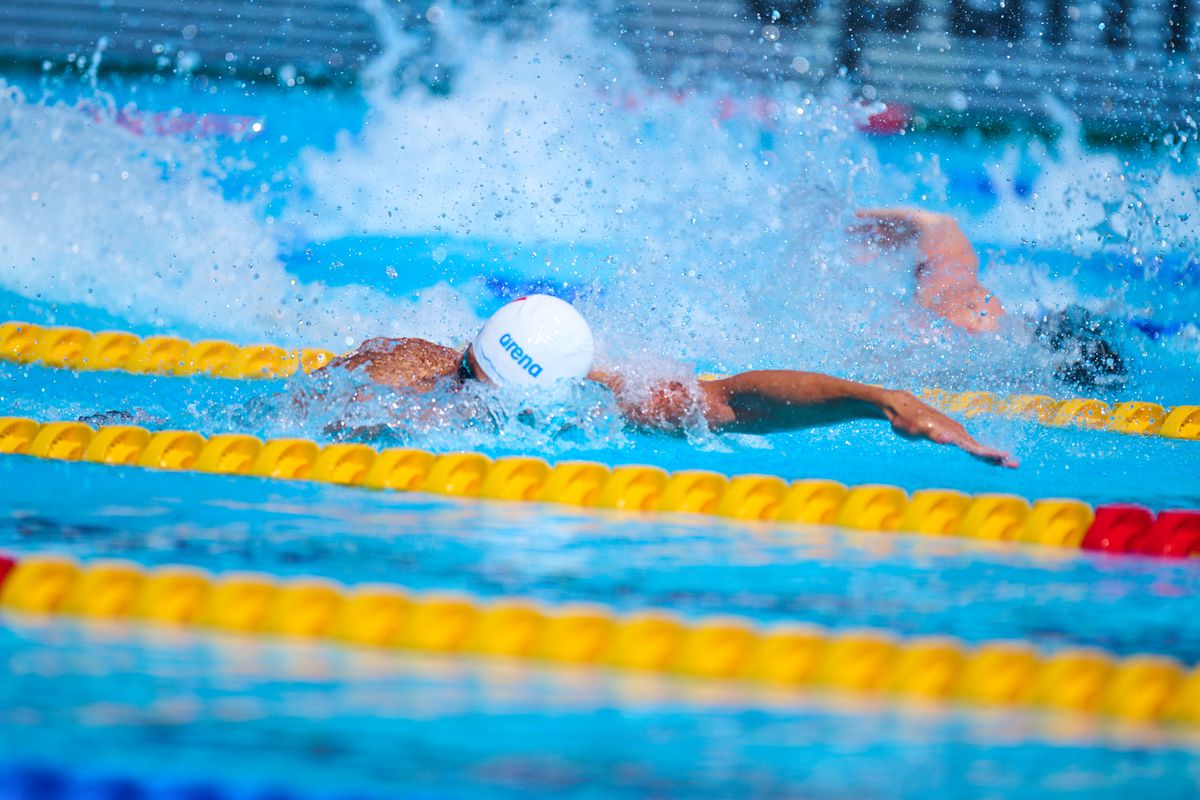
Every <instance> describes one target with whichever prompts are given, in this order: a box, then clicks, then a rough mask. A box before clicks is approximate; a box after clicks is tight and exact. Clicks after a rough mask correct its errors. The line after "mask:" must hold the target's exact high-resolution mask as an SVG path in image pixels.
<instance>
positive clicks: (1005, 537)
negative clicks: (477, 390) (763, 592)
mask: <svg viewBox="0 0 1200 800" xmlns="http://www.w3.org/2000/svg"><path fill="white" fill-rule="evenodd" d="M0 453H6V454H17V455H28V456H35V457H38V458H47V459H58V460H64V461H90V462H95V463H103V464H114V465H124V466H140V467H147V468H151V469H164V470H192V471H198V472H213V473H224V474H234V475H253V476H259V477H264V478H279V479H285V480H286V479H293V480H313V481H322V482H325V483H335V484H343V485H351V486H362V487H366V488H371V489H392V490H396V491H416V492H431V493H435V494H443V495H453V496H457V497H464V498H480V499H490V500H508V501H523V502H544V503H559V504H565V505H569V506H575V507H584V508H597V509H613V510H618V511H631V512H666V513H686V514H701V515H709V516H713V517H723V518H726V519H731V520H746V521H763V522H773V523H784V524H786V523H796V524H815V525H836V526H840V527H844V528H851V529H856V530H862V531H880V532H887V531H906V532H913V533H922V534H927V535H932V536H965V537H971V538H975V539H982V540H993V541H1019V542H1025V543H1029V544H1038V545H1048V546H1053V547H1068V548H1079V547H1084V548H1087V549H1095V550H1106V551H1110V552H1136V553H1142V554H1147V555H1160V556H1168V557H1178V558H1182V557H1187V556H1191V555H1195V554H1200V513H1198V512H1192V511H1169V512H1162V513H1161V514H1159V515H1158V518H1157V520H1156V519H1155V518H1153V516H1152V514H1151V512H1150V511H1148V510H1146V509H1141V508H1138V507H1135V506H1117V507H1101V509H1100V512H1101V513H1100V514H1099V517H1098V516H1097V510H1096V509H1094V508H1092V507H1091V506H1090V505H1088V504H1087V503H1084V502H1082V501H1079V500H1072V499H1047V500H1038V501H1037V502H1035V503H1032V504H1030V502H1029V501H1027V500H1025V499H1024V498H1022V497H1018V496H1016V495H1008V494H979V495H975V496H970V495H967V494H964V493H962V492H958V491H953V490H950V489H921V490H918V491H915V492H913V493H912V495H911V496H910V495H909V494H907V493H906V492H905V491H904V490H903V489H900V488H898V487H895V486H886V485H863V486H855V487H848V486H845V485H844V484H841V483H838V482H836V481H830V480H798V481H792V482H790V483H789V482H788V481H786V480H784V479H782V478H778V477H774V476H770V475H736V476H733V477H727V476H725V475H722V474H720V473H717V472H709V471H705V470H681V471H678V472H675V473H668V472H667V471H665V470H663V469H660V468H658V467H650V466H618V467H609V466H608V465H606V464H601V463H598V462H592V461H564V462H560V463H558V464H556V465H553V466H552V465H550V464H549V463H547V462H546V461H544V460H542V459H540V458H534V457H528V456H512V457H506V458H497V459H495V460H493V459H491V458H489V457H488V456H486V455H483V454H481V453H448V454H444V455H435V454H433V453H430V452H427V451H424V450H414V449H405V448H391V449H386V450H382V451H377V450H375V449H374V448H371V447H368V446H367V445H363V444H345V443H339V444H328V445H325V446H321V445H318V444H317V443H316V442H312V441H308V440H305V439H270V440H268V441H265V442H264V441H262V440H260V439H258V438H256V437H254V436H247V435H243V434H219V435H216V436H212V437H208V438H205V437H204V436H201V435H200V434H198V433H194V432H191V431H159V432H156V433H151V432H150V431H148V430H146V429H145V428H140V427H136V426H131V425H110V426H103V427H100V428H99V429H93V428H91V427H90V426H88V425H85V424H83V423H80V422H49V423H45V424H41V423H39V422H37V421H36V420H32V419H26V418H23V417H0ZM1118 512H1119V513H1118ZM1134 512H1137V513H1134ZM1089 537H1090V538H1089Z"/></svg>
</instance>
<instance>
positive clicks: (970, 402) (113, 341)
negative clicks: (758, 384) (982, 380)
mask: <svg viewBox="0 0 1200 800" xmlns="http://www.w3.org/2000/svg"><path fill="white" fill-rule="evenodd" d="M335 357H336V354H335V353H333V352H332V351H330V350H323V349H320V348H302V349H298V350H289V349H285V348H283V347H279V346H277V345H265V344H264V345H236V344H233V343H232V342H226V341H220V340H215V339H214V340H206V341H201V342H190V341H188V340H186V339H181V338H179V337H176V336H148V337H146V338H140V337H138V336H136V335H135V334H132V333H125V332H120V331H105V332H101V333H92V332H90V331H86V330H83V329H82V328H72V327H63V326H60V327H54V326H41V325H34V324H31V323H27V322H17V321H10V322H5V323H2V324H0V360H4V361H11V362H15V363H18V364H38V365H41V366H44V367H51V368H59V369H71V370H77V371H99V370H119V371H122V372H129V373H133V374H138V375H176V376H191V375H204V376H211V377H217V378H233V379H254V378H260V379H261V378H267V379H271V378H287V377H290V376H292V375H294V374H296V372H298V371H303V372H305V373H308V372H312V371H313V370H316V369H319V368H320V367H322V366H324V365H325V364H328V363H329V362H330V361H331V360H332V359H333V358H335ZM701 377H702V378H703V377H706V376H701ZM707 377H716V376H707ZM920 394H921V396H922V397H923V398H924V399H925V400H927V401H928V402H930V403H931V404H933V405H935V406H938V407H939V408H941V409H942V410H943V411H948V412H952V413H961V414H964V415H966V416H968V417H973V416H979V415H982V414H995V415H1001V416H1008V417H1019V418H1024V419H1030V420H1034V421H1036V422H1039V423H1041V424H1044V425H1050V426H1055V427H1082V428H1095V429H1101V430H1108V431H1115V432H1118V433H1136V434H1143V435H1156V436H1165V437H1169V438H1174V439H1190V440H1200V405H1181V406H1175V407H1173V408H1164V407H1163V406H1161V405H1159V404H1157V403H1144V402H1138V401H1130V402H1123V403H1116V404H1114V405H1112V406H1110V405H1109V404H1108V403H1105V402H1104V401H1102V400H1095V399H1088V398H1074V399H1068V400H1058V399H1055V398H1053V397H1048V396H1045V395H1011V396H1007V397H1001V396H998V395H995V394H993V393H991V392H950V391H945V390H942V389H926V390H923V391H922V392H921V393H920Z"/></svg>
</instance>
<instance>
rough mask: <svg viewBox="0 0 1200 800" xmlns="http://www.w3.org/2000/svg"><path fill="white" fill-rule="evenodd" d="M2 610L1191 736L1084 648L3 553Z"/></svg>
mask: <svg viewBox="0 0 1200 800" xmlns="http://www.w3.org/2000/svg"><path fill="white" fill-rule="evenodd" d="M0 608H3V609H4V610H7V611H13V612H20V613H26V614H67V615H74V616H77V617H80V618H84V619H104V620H115V619H121V620H129V621H135V622H141V623H149V624H159V625H172V626H189V627H205V628H209V629H213V630H219V631H228V632H234V633H240V634H266V635H275V636H280V637H292V638H299V639H308V640H313V639H317V640H326V641H330V642H338V643H343V644H348V645H359V646H370V647H378V648H392V649H400V650H408V651H420V652H432V653H444V654H465V655H472V656H498V657H507V658H512V659H524V660H531V661H540V662H543V663H554V664H566V665H583V666H593V667H604V668H611V669H620V670H633V671H642V672H650V673H660V674H669V675H678V676H686V677H693V678H704V679H711V680H738V681H747V682H752V683H758V684H760V685H766V686H771V687H776V688H789V689H809V690H818V691H822V690H823V691H832V692H840V693H849V694H854V695H871V696H892V697H896V698H901V699H903V698H908V699H916V700H923V701H931V700H932V701H943V702H956V703H962V704H967V705H974V706H990V707H1015V708H1034V709H1039V708H1040V709H1045V710H1053V711H1071V712H1081V713H1090V714H1102V715H1107V716H1112V717H1117V718H1121V719H1125V720H1132V721H1138V722H1169V723H1174V724H1180V725H1188V726H1194V725H1198V724H1200V669H1193V670H1188V669H1186V668H1185V667H1184V666H1183V665H1181V664H1180V663H1179V662H1178V661H1176V660H1174V659H1172V658H1167V657H1163V656H1158V655H1135V656H1130V657H1125V658H1119V657H1115V656H1113V655H1111V654H1108V653H1106V652H1104V651H1102V650H1097V649H1093V648H1079V647H1072V648H1064V649H1062V650H1059V651H1056V652H1053V653H1042V652H1039V651H1038V650H1037V649H1035V648H1033V647H1032V646H1030V645H1028V644H1024V643H1020V642H1005V641H993V642H985V643H981V644H977V645H974V646H972V645H968V644H966V643H964V642H962V641H960V640H958V639H954V638H950V637H940V636H939V637H922V638H911V639H901V638H898V637H896V636H894V635H891V634H889V633H886V632H882V631H876V630H847V631H829V630H825V629H823V628H820V627H816V626H811V625H799V624H774V625H759V624H756V623H755V622H753V621H751V620H749V619H745V618H741V617H736V616H716V617H708V618H702V619H695V620H688V619H684V618H681V617H679V616H676V615H674V614H671V613H669V612H666V611H662V610H644V611H635V612H630V613H624V614H621V613H617V612H615V611H614V610H612V609H610V608H607V607H604V606H599V605H593V604H578V603H577V604H563V605H558V606H546V605H543V604H541V603H537V602H533V601H530V600H526V599H519V598H504V599H496V600H486V601H485V600H480V599H477V598H473V597H471V596H469V595H465V594H461V593H456V592H441V591H438V592H428V593H423V594H412V593H409V592H407V591H405V590H404V589H402V588H400V587H397V586H392V585H385V584H364V585H358V586H350V587H345V586H342V585H340V584H337V583H334V582H332V581H328V580H324V579H318V578H293V579H279V578H277V577H275V576H271V575H267V574H259V573H246V572H232V573H226V574H222V575H215V576H214V575H211V574H209V573H207V572H204V571H202V570H199V569H195V568H192V567H186V566H162V567H154V568H150V569H147V568H144V567H141V566H139V565H137V564H134V563H131V562H125V561H94V562H90V563H83V564H80V563H77V562H76V561H74V560H72V559H70V558H66V557H61V556H56V555H34V556H28V557H24V558H16V557H11V556H9V557H5V556H4V555H3V554H0Z"/></svg>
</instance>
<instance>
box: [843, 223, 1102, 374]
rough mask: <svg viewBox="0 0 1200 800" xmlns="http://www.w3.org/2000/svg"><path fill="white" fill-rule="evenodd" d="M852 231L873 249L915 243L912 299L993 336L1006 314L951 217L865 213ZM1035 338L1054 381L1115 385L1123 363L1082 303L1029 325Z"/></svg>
mask: <svg viewBox="0 0 1200 800" xmlns="http://www.w3.org/2000/svg"><path fill="white" fill-rule="evenodd" d="M857 216H858V219H859V222H858V224H856V225H853V226H851V228H850V233H851V234H854V235H857V236H860V237H861V238H862V239H863V240H864V241H866V242H867V243H868V244H869V245H871V246H872V247H873V248H874V249H875V250H876V251H889V250H898V249H900V248H903V247H908V246H915V248H916V258H915V276H916V300H917V303H918V304H920V305H921V306H923V307H925V308H927V309H929V310H930V311H931V312H933V313H934V314H936V315H937V316H939V317H941V318H942V319H945V320H946V321H947V322H949V323H950V324H952V325H954V326H955V327H958V328H961V329H962V330H964V331H967V332H968V333H995V332H997V331H999V330H1000V328H1001V325H1002V323H1003V320H1004V319H1005V317H1006V316H1007V312H1006V311H1005V309H1004V305H1003V304H1002V303H1001V302H1000V299H999V298H998V297H996V294H995V293H994V292H992V291H991V290H990V289H988V288H987V287H986V286H984V285H983V284H982V283H980V281H979V256H978V255H976V253H975V248H974V247H972V246H971V242H970V240H969V239H967V236H966V234H964V233H963V231H962V229H961V228H960V227H959V226H958V223H956V222H955V221H954V219H953V218H952V217H950V216H948V215H946V214H936V213H933V212H930V211H922V210H920V209H915V208H878V209H864V210H862V211H859V212H858V213H857ZM1030 322H1031V323H1032V325H1031V327H1032V329H1033V332H1034V335H1035V336H1036V337H1037V340H1038V341H1039V342H1040V343H1041V344H1042V345H1043V346H1044V347H1045V348H1046V349H1047V350H1049V351H1051V352H1052V353H1054V354H1055V361H1056V362H1057V365H1056V367H1055V372H1054V374H1055V377H1056V378H1058V379H1059V380H1060V381H1062V382H1064V383H1068V384H1071V385H1073V386H1076V387H1078V388H1082V389H1095V388H1098V387H1104V388H1116V387H1117V386H1119V385H1120V384H1121V383H1122V382H1123V381H1124V378H1125V374H1126V369H1125V362H1124V360H1123V359H1122V358H1121V355H1120V353H1119V352H1117V350H1116V348H1114V347H1113V345H1112V344H1110V342H1109V336H1108V330H1107V328H1108V327H1109V323H1106V322H1105V321H1103V320H1100V319H1097V318H1096V317H1094V316H1093V315H1092V314H1091V313H1090V312H1088V311H1087V309H1085V308H1083V307H1081V306H1071V307H1069V308H1067V309H1065V310H1062V311H1055V312H1048V313H1046V314H1043V315H1042V316H1041V317H1040V318H1038V319H1034V320H1030Z"/></svg>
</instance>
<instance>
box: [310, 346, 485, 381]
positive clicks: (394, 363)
mask: <svg viewBox="0 0 1200 800" xmlns="http://www.w3.org/2000/svg"><path fill="white" fill-rule="evenodd" d="M461 357H462V354H461V353H460V352H459V351H457V350H455V349H454V348H452V347H444V346H442V345H440V344H434V343H433V342H430V341H426V340H425V339H388V338H384V337H380V338H377V339H368V340H367V341H365V342H363V343H362V345H361V346H359V348H358V349H357V350H355V351H354V352H353V353H350V354H349V355H345V356H339V357H338V358H335V359H334V360H333V361H331V362H329V364H328V366H327V367H326V369H330V368H341V369H364V370H366V373H367V375H368V377H370V378H371V380H372V381H374V382H375V383H380V384H383V385H385V386H391V387H393V388H395V389H410V390H417V391H428V390H430V389H432V388H433V387H434V385H435V384H436V383H437V382H438V381H439V380H441V379H442V378H445V377H446V376H448V375H453V374H454V373H455V371H457V370H458V365H459V359H460V358H461Z"/></svg>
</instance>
